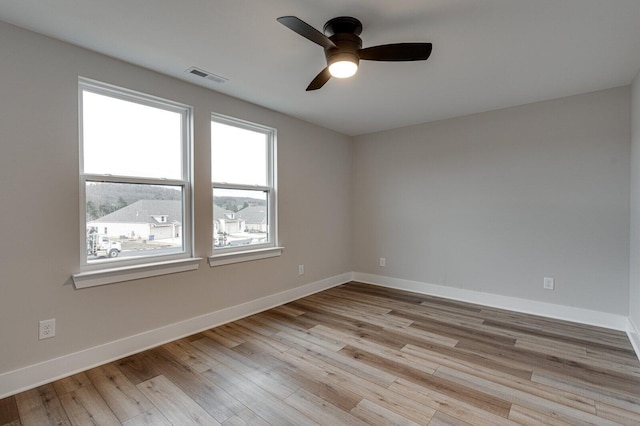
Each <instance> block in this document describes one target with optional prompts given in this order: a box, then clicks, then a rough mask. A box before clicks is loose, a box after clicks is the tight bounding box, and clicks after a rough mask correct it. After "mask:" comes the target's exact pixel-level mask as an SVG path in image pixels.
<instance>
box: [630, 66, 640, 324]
mask: <svg viewBox="0 0 640 426" xmlns="http://www.w3.org/2000/svg"><path fill="white" fill-rule="evenodd" d="M629 283H630V284H629V285H630V288H629V317H630V318H631V321H633V324H634V325H635V327H636V329H638V327H640V73H639V74H638V75H637V76H636V78H635V80H634V81H633V85H632V86H631V269H630V280H629Z"/></svg>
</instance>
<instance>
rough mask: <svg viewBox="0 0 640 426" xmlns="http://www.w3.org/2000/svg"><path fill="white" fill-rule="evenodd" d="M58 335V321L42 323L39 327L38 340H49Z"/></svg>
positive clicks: (51, 320)
mask: <svg viewBox="0 0 640 426" xmlns="http://www.w3.org/2000/svg"><path fill="white" fill-rule="evenodd" d="M55 335H56V319H55V318H53V319H48V320H44V321H40V325H39V327H38V339H39V340H42V339H48V338H50V337H53V336H55Z"/></svg>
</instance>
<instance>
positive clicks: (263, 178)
mask: <svg viewBox="0 0 640 426" xmlns="http://www.w3.org/2000/svg"><path fill="white" fill-rule="evenodd" d="M274 152H275V129H271V128H268V127H264V126H260V125H256V124H252V123H247V122H244V121H241V120H236V119H232V118H229V117H224V116H219V115H216V114H213V115H212V121H211V167H212V168H211V176H212V192H213V194H212V195H213V244H212V245H213V250H214V255H215V254H223V253H230V252H236V251H245V250H252V249H258V248H268V247H275V245H276V232H275V230H276V213H275V211H276V208H275V207H276V193H275V178H274V176H275V170H274V169H275V155H274Z"/></svg>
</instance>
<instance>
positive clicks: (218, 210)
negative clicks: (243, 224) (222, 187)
mask: <svg viewBox="0 0 640 426" xmlns="http://www.w3.org/2000/svg"><path fill="white" fill-rule="evenodd" d="M220 219H222V220H233V219H237V217H236V216H235V213H234V212H232V211H231V210H227V209H223V208H222V207H220V206H218V205H216V204H214V205H213V220H220Z"/></svg>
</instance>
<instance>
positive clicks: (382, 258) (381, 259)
mask: <svg viewBox="0 0 640 426" xmlns="http://www.w3.org/2000/svg"><path fill="white" fill-rule="evenodd" d="M386 265H387V259H385V258H384V257H381V258H380V266H383V267H384V266H386Z"/></svg>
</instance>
